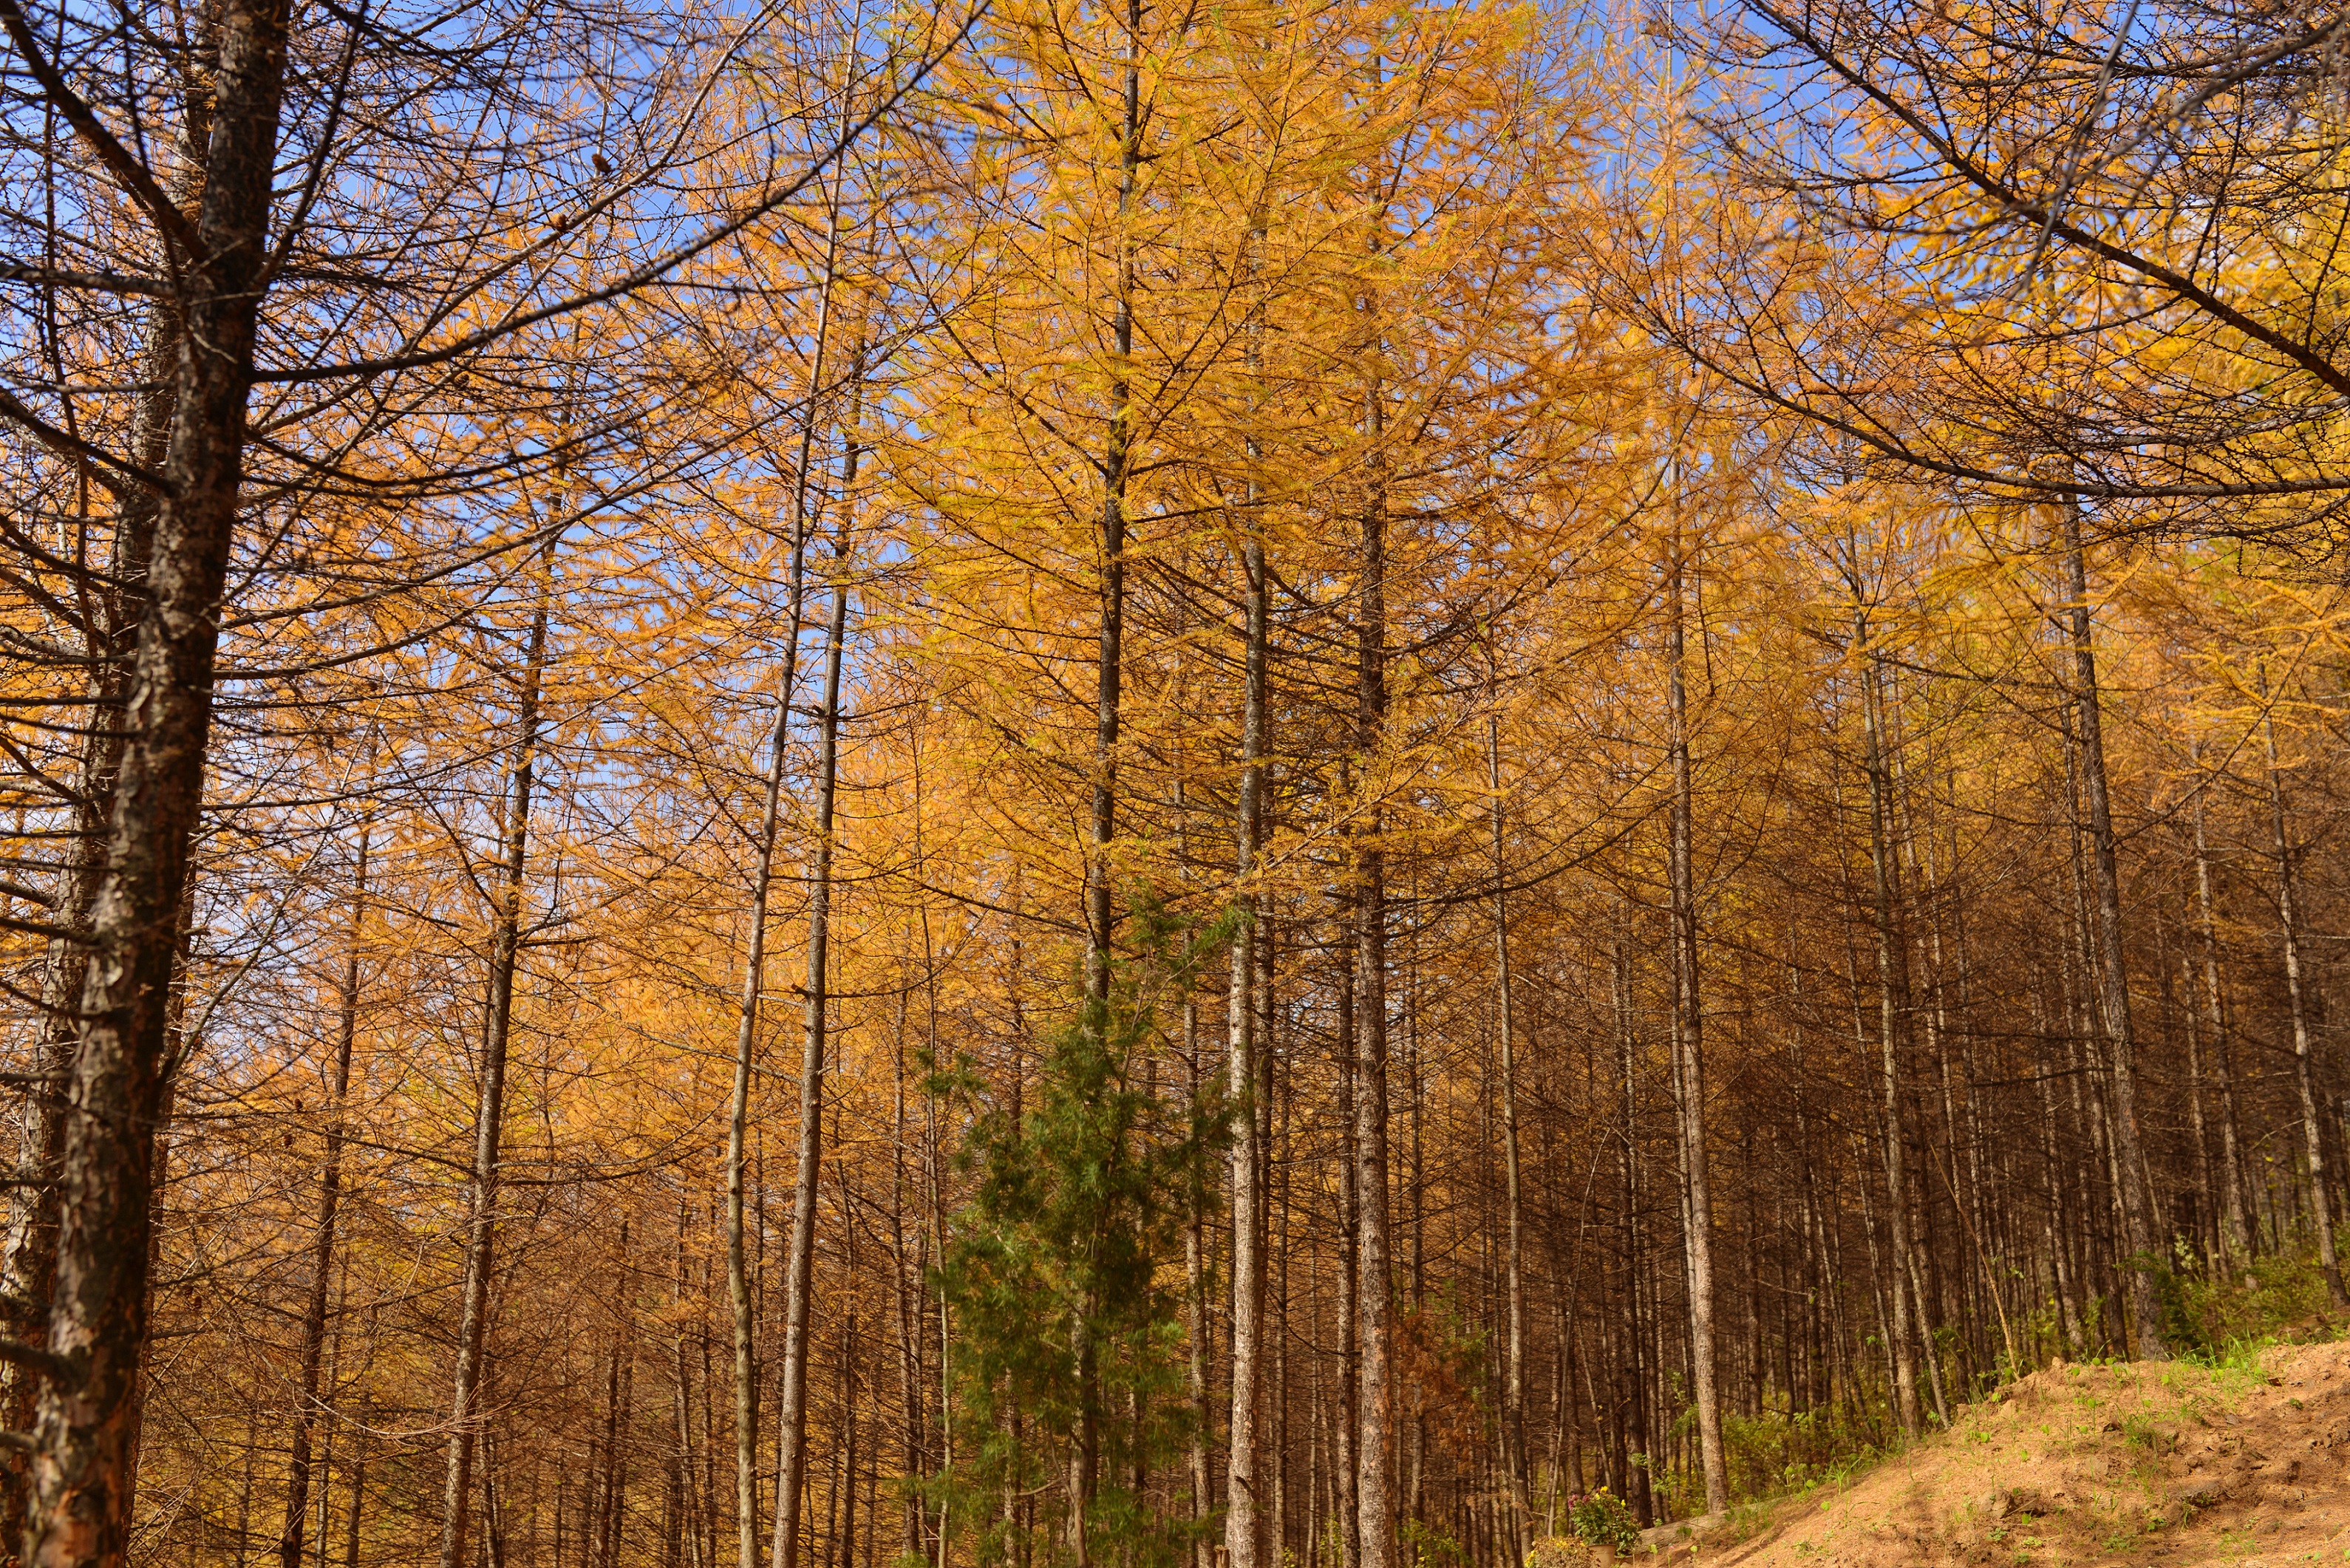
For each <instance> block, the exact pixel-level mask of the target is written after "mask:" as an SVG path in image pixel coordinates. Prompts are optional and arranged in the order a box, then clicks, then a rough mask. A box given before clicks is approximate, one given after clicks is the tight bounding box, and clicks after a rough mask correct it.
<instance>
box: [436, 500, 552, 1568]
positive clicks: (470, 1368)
mask: <svg viewBox="0 0 2350 1568" xmlns="http://www.w3.org/2000/svg"><path fill="white" fill-rule="evenodd" d="M555 544H556V536H555V535H550V536H549V537H548V539H547V542H546V548H545V549H544V550H543V551H542V552H541V555H540V564H541V566H542V568H543V569H546V570H547V571H548V572H549V574H550V576H551V572H552V567H553V564H554V555H555ZM553 597H554V585H553V583H552V581H549V582H546V583H545V584H542V585H541V586H540V588H539V599H538V607H536V609H534V610H533V611H532V612H531V618H530V639H529V642H528V644H527V645H526V647H525V652H524V656H523V657H524V662H523V675H522V692H521V696H520V698H519V699H518V701H516V703H515V740H514V747H513V749H512V751H511V752H510V753H508V755H509V757H510V759H511V760H510V761H509V762H508V763H507V774H508V782H507V786H506V800H505V809H504V814H503V815H504V818H505V820H504V824H503V826H504V829H505V834H504V836H505V843H504V846H503V852H502V856H501V864H500V867H499V875H498V884H497V898H498V908H497V923H496V926H495V929H494V931H493V933H492V936H491V939H490V941H491V945H490V996H489V1016H488V1018H487V1020H486V1021H485V1023H484V1028H483V1031H482V1090H481V1103H480V1105H479V1106H478V1107H477V1108H476V1110H475V1113H474V1124H473V1174H472V1180H471V1183H470V1187H471V1192H470V1196H471V1199H472V1203H471V1206H470V1212H469V1213H468V1215H467V1218H466V1222H465V1284H464V1294H463V1297H462V1298H461V1299H462V1304H461V1305H460V1307H459V1309H458V1320H457V1379H456V1383H457V1387H456V1394H455V1397H454V1398H453V1399H452V1401H451V1404H452V1409H451V1413H450V1417H449V1426H450V1430H449V1479H448V1486H447V1489H446V1490H444V1491H443V1492H442V1504H441V1557H440V1563H441V1568H466V1562H465V1530H466V1524H467V1516H468V1513H469V1511H470V1509H471V1506H472V1502H473V1446H474V1441H475V1438H477V1437H478V1435H479V1430H478V1426H479V1423H478V1417H476V1415H475V1411H474V1407H475V1405H476V1403H477V1402H478V1400H479V1398H480V1395H481V1380H482V1341H483V1336H484V1333H485V1332H486V1330H487V1328H488V1326H489V1317H490V1313H489V1297H490V1273H491V1262H492V1258H493V1256H494V1251H495V1249H496V1246H497V1204H498V1154H499V1142H500V1138H501V1137H502V1135H503V1133H504V1124H505V1105H506V1045H507V1042H508V1041H509V1040H510V1039H511V1037H512V1035H513V1025H514V987H515V970H516V968H517V967H518V966H519V964H520V961H521V957H522V898H523V877H524V873H525V869H526V867H527V865H528V860H529V851H530V807H531V786H532V767H533V763H534V754H535V752H536V747H537V744H538V702H539V688H540V684H541V682H542V681H543V680H544V679H545V676H546V619H547V608H548V604H549V602H550V600H551V599H552V598H553Z"/></svg>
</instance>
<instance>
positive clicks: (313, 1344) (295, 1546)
mask: <svg viewBox="0 0 2350 1568" xmlns="http://www.w3.org/2000/svg"><path fill="white" fill-rule="evenodd" d="M368 849H369V825H362V826H360V828H359V867H358V870H357V872H356V874H355V875H354V876H353V877H352V879H351V922H350V934H349V939H348V940H349V942H350V950H349V951H348V953H347V954H345V955H344V959H343V985H342V996H341V999H340V1002H341V1005H340V1008H339V1012H338V1018H337V1020H336V1030H335V1080H334V1088H333V1100H332V1102H331V1104H329V1106H328V1109H327V1157H326V1161H325V1163H324V1164H323V1165H321V1166H320V1167H319V1170H318V1217H317V1220H315V1221H314V1222H313V1223H314V1225H315V1228H316V1229H315V1234H314V1237H313V1240H312V1241H311V1243H310V1296H309V1300H308V1301H307V1303H304V1308H303V1313H302V1373H301V1377H302V1384H301V1392H300V1394H299V1395H298V1399H299V1403H298V1404H297V1405H296V1407H295V1410H294V1437H293V1443H292V1450H293V1451H292V1452H291V1454H289V1455H288V1457H287V1459H286V1527H285V1529H284V1531H283V1532H280V1534H279V1535H278V1538H277V1560H278V1562H279V1563H281V1564H283V1568H302V1527H303V1521H305V1520H306V1519H307V1517H308V1512H309V1511H308V1506H307V1505H308V1502H309V1495H310V1433H311V1431H312V1429H313V1428H315V1427H316V1426H317V1418H318V1412H319V1409H320V1406H319V1397H318V1379H319V1376H320V1373H321V1370H322V1368H323V1367H324V1366H325V1357H326V1346H327V1282H328V1278H329V1277H330V1276H331V1275H332V1273H333V1272H334V1266H335V1217H336V1210H337V1209H338V1207H339V1206H340V1204H341V1201H342V1195H343V1116H344V1108H345V1106H346V1104H347V1102H348V1099H349V1097H350V1092H351V1046H352V1044H353V1043H354V1041H355V1040H356V1039H357V1037H358V1034H359V950H360V945H361V943H362V941H363V940H364V939H365V936H366V924H367V880H368ZM337 1355H338V1358H339V1355H340V1352H339V1351H338V1352H337ZM321 1490H323V1488H322V1489H321ZM326 1547H327V1543H326V1521H325V1519H324V1518H323V1517H322V1518H321V1519H320V1521H319V1524H318V1550H319V1553H320V1555H321V1557H322V1558H323V1556H324V1555H325V1552H326Z"/></svg>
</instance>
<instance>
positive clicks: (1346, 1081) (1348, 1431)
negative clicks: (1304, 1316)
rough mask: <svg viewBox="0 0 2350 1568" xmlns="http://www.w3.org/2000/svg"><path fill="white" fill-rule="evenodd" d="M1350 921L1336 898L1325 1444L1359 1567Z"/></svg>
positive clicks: (1337, 1505)
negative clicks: (1332, 1275) (1334, 1380)
mask: <svg viewBox="0 0 2350 1568" xmlns="http://www.w3.org/2000/svg"><path fill="white" fill-rule="evenodd" d="M1354 929H1355V927H1354V915H1353V912H1352V909H1351V906H1342V907H1341V913H1340V915H1339V918H1338V922H1337V932H1336V935H1337V939H1338V940H1337V943H1336V946H1337V949H1338V955H1339V957H1338V964H1337V970H1338V972H1337V974H1336V976H1335V977H1333V982H1334V989H1335V990H1336V992H1337V1014H1338V1016H1337V1031H1336V1041H1335V1044H1336V1061H1335V1062H1334V1063H1333V1064H1332V1067H1331V1072H1332V1076H1333V1077H1334V1078H1335V1079H1336V1082H1337V1100H1338V1107H1337V1108H1338V1302H1337V1314H1338V1388H1337V1399H1336V1404H1337V1416H1336V1419H1335V1420H1334V1421H1333V1422H1332V1423H1331V1432H1330V1444H1329V1448H1330V1501H1331V1506H1332V1508H1333V1509H1334V1510H1335V1511H1336V1513H1337V1515H1338V1562H1339V1564H1340V1568H1361V1563H1362V1548H1363V1538H1362V1532H1361V1529H1360V1525H1361V1522H1362V1521H1361V1520H1360V1519H1359V1518H1358V1517H1357V1513H1356V1509H1355V1480H1356V1474H1355V1443H1356V1440H1357V1438H1359V1437H1360V1435H1361V1429H1362V1413H1361V1394H1362V1373H1363V1350H1362V1336H1361V1335H1360V1334H1358V1333H1357V1331H1356V1324H1355V1313H1356V1309H1357V1306H1358V1305H1359V1304H1360V1303H1361V1300H1362V1293H1361V1292H1360V1291H1359V1290H1358V1289H1357V1286H1356V1281H1357V1275H1358V1274H1359V1272H1360V1266H1359V1265H1360V1258H1359V1255H1358V1249H1359V1247H1360V1245H1361V1241H1362V1223H1363V1206H1362V1193H1361V1189H1360V1183H1359V1180H1358V1178H1359V1177H1360V1175H1361V1165H1360V1160H1359V1157H1358V1155H1357V1147H1358V1145H1357V1136H1358V1133H1359V1130H1360V1127H1361V1123H1360V1121H1359V1120H1358V1119H1357V1112H1356V1107H1355V1100H1356V1089H1355V1070H1356V1044H1355V955H1354V953H1353V951H1352V950H1351V947H1350V942H1351V939H1352V937H1353V935H1354Z"/></svg>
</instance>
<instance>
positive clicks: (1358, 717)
mask: <svg viewBox="0 0 2350 1568" xmlns="http://www.w3.org/2000/svg"><path fill="white" fill-rule="evenodd" d="M1383 397H1384V393H1383V392H1382V391H1381V390H1380V388H1379V386H1378V382H1377V381H1374V382H1373V383H1372V387H1371V392H1370V398H1369V410H1368V417H1367V420H1366V421H1365V427H1366V432H1367V435H1368V436H1369V438H1370V457H1369V462H1370V464H1371V469H1372V481H1371V486H1370V494H1369V496H1368V497H1367V505H1366V506H1365V507H1364V510H1363V516H1362V535H1361V544H1360V549H1359V552H1358V555H1357V571H1358V574H1359V576H1358V578H1357V581H1358V584H1359V589H1358V594H1357V602H1356V610H1355V613H1356V623H1355V637H1356V644H1355V648H1356V696H1355V745H1356V749H1357V752H1358V753H1359V754H1360V758H1361V761H1360V763H1359V766H1360V769H1361V773H1362V780H1363V788H1364V790H1365V792H1366V796H1367V799H1376V798H1377V794H1378V788H1379V774H1378V769H1379V766H1380V759H1379V753H1380V750H1381V747H1382V746H1383V744H1384V742H1385V741H1386V738H1387V720H1388V669H1387V665H1388V644H1387V524H1388V519H1387V493H1386V486H1385V474H1384V463H1383V457H1382V451H1381V443H1382V442H1383V441H1384V440H1385V435H1386V431H1385V421H1386V411H1385V410H1384V408H1383V407H1382V401H1381V400H1382V398H1383ZM1379 832H1380V823H1379V813H1378V811H1377V809H1376V808H1374V807H1371V806H1369V805H1365V806H1363V807H1361V808H1359V809H1358V812H1357V827H1356V831H1355V867H1354V872H1355V876H1354V883H1355V886H1354V888H1353V893H1354V903H1355V1139H1356V1151H1355V1158H1356V1178H1355V1196H1356V1205H1357V1220H1356V1235H1357V1241H1356V1256H1357V1271H1358V1274H1357V1282H1356V1289H1357V1306H1356V1309H1355V1324H1356V1333H1357V1336H1358V1337H1359V1339H1360V1342H1361V1346H1362V1369H1361V1372H1360V1374H1359V1377H1358V1389H1357V1397H1358V1399H1359V1401H1360V1406H1361V1410H1360V1425H1359V1427H1358V1428H1357V1440H1356V1451H1355V1477H1356V1480H1355V1509H1356V1519H1357V1530H1358V1531H1359V1532H1360V1536H1361V1555H1362V1568H1395V1564H1396V1562H1397V1557H1396V1518H1395V1476H1394V1463H1393V1459H1392V1458H1391V1449H1390V1448H1389V1438H1390V1437H1391V1435H1392V1432H1393V1428H1394V1425H1395V1420H1394V1417H1395V1390H1394V1384H1393V1380H1392V1371H1391V1368H1392V1366H1393V1359H1394V1347H1393V1345H1392V1343H1391V1334H1390V1328H1389V1324H1390V1319H1391V1317H1392V1315H1393V1306H1392V1302H1393V1296H1392V1293H1391V1290H1390V1282H1389V1280H1388V991H1387V971H1388V953H1387V941H1388V931H1387V927H1388V905H1387V865H1386V853H1385V851H1384V850H1383V849H1382V847H1381V846H1380V843H1379Z"/></svg>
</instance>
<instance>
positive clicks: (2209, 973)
mask: <svg viewBox="0 0 2350 1568" xmlns="http://www.w3.org/2000/svg"><path fill="white" fill-rule="evenodd" d="M2204 796H2205V791H2204V790H2202V789H2200V788H2199V789H2197V790H2196V792H2195V914H2196V928H2197V936H2198V938H2199V942H2200V946H2201V948H2202V958H2203V966H2202V967H2203V1018H2204V1022H2205V1023H2208V1024H2209V1025H2210V1040H2211V1052H2210V1057H2211V1071H2212V1073H2213V1075H2214V1076H2215V1077H2216V1078H2217V1080H2218V1084H2219V1089H2220V1243H2221V1246H2222V1248H2223V1249H2224V1251H2226V1253H2227V1256H2228V1257H2229V1259H2230V1262H2231V1265H2232V1266H2233V1267H2234V1268H2236V1269H2238V1270H2241V1269H2242V1268H2243V1267H2244V1265H2245V1264H2246V1263H2247V1262H2249V1261H2250V1260H2251V1231H2250V1230H2249V1229H2248V1228H2247V1227H2246V1226H2245V1223H2244V1183H2243V1161H2242V1158H2241V1156H2240V1155H2239V1154H2238V1153H2237V1150H2236V1084H2235V1075H2234V1074H2233V1073H2232V1072H2230V1069H2229V1062H2228V1055H2229V1052H2228V1022H2227V1010H2226V1006H2225V1003H2224V1001H2223V998H2222V995H2221V992H2220V929H2219V921H2218V919H2217V918H2216V917H2215V916H2214V914H2213V912H2212V899H2211V849H2210V839H2209V837H2208V836H2207V835H2206V833H2205V830H2204V825H2203V804H2204Z"/></svg>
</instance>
